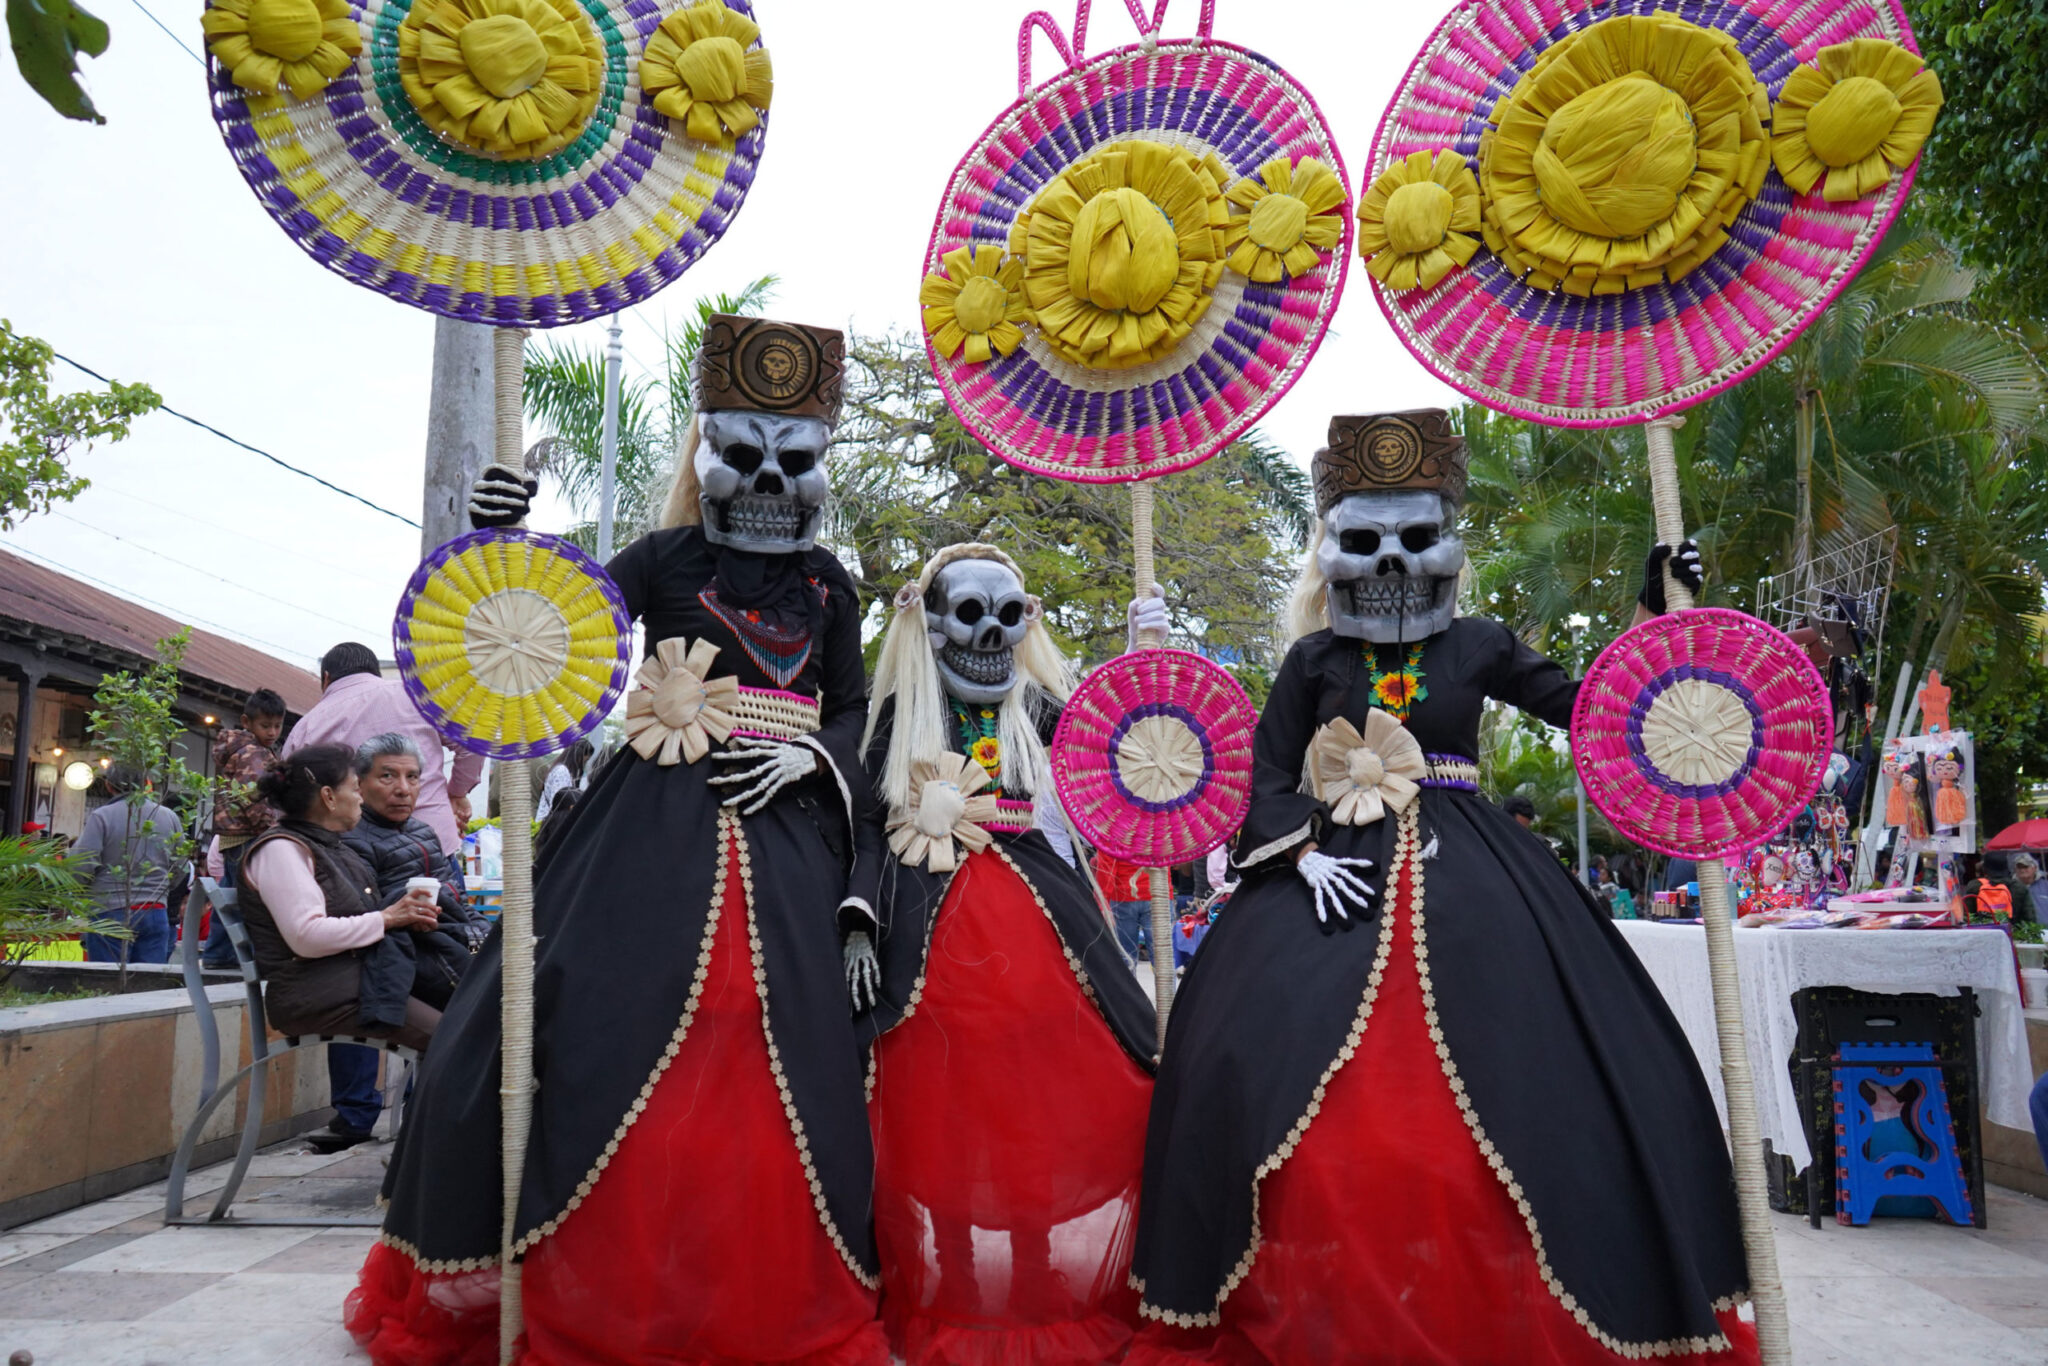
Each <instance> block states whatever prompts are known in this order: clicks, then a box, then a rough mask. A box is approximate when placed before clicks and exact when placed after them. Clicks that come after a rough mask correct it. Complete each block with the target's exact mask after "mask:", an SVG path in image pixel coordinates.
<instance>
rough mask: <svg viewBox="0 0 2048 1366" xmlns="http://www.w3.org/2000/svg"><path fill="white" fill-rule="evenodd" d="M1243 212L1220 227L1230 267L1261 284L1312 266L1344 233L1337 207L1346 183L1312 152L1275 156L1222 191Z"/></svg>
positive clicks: (1341, 200) (1342, 201)
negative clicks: (1295, 159) (1255, 173)
mask: <svg viewBox="0 0 2048 1366" xmlns="http://www.w3.org/2000/svg"><path fill="white" fill-rule="evenodd" d="M1226 198H1228V199H1229V200H1230V202H1231V203H1232V204H1234V205H1236V206H1237V207H1238V208H1240V209H1243V210H1245V212H1244V213H1242V214H1233V215H1232V216H1231V219H1230V224H1229V226H1228V227H1226V228H1225V229H1224V231H1223V244H1224V246H1226V247H1227V248H1229V250H1230V256H1229V258H1228V260H1227V262H1226V264H1227V265H1229V267H1230V268H1231V269H1232V270H1234V271H1236V272H1237V273H1238V274H1240V275H1242V276H1244V277H1245V278H1246V279H1248V280H1254V281H1257V282H1258V283H1259V284H1262V285H1270V284H1276V283H1278V282H1279V281H1280V280H1281V279H1282V278H1283V277H1285V276H1288V275H1301V274H1305V273H1306V272H1308V271H1311V270H1314V269H1315V268H1316V263H1317V262H1318V261H1320V260H1322V259H1323V253H1324V252H1326V251H1328V250H1329V249H1330V248H1331V247H1334V246H1336V245H1337V243H1338V241H1339V239H1341V238H1342V237H1343V236H1344V224H1343V222H1342V221H1341V220H1340V219H1339V218H1338V216H1337V211H1338V210H1339V209H1342V208H1343V207H1344V183H1343V182H1342V181H1340V180H1338V179H1337V175H1336V172H1334V171H1332V170H1331V169H1330V168H1329V167H1327V166H1325V165H1324V164H1323V163H1322V162H1320V161H1318V160H1316V159H1315V158H1314V157H1303V158H1302V159H1301V160H1300V161H1298V162H1293V163H1289V161H1288V160H1287V158H1286V157H1275V158H1273V159H1272V160H1271V161H1269V162H1267V163H1266V164H1265V165H1263V166H1261V167H1259V174H1258V177H1257V179H1253V178H1252V177H1250V176H1247V177H1245V178H1244V179H1243V180H1240V181H1238V182H1237V184H1235V185H1233V186H1232V187H1231V189H1230V193H1229V194H1228V195H1227V196H1226Z"/></svg>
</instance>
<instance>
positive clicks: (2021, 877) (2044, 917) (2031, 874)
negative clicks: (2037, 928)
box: [2012, 854, 2048, 925]
mask: <svg viewBox="0 0 2048 1366" xmlns="http://www.w3.org/2000/svg"><path fill="white" fill-rule="evenodd" d="M2012 876H2013V881H2015V882H2017V883H2018V884H2019V887H2020V890H2021V891H2022V892H2024V893H2026V898H2027V904H2026V905H2025V906H2022V905H2020V904H2019V903H2018V901H2017V899H2015V901H2014V903H2013V918H2014V919H2015V920H2018V919H2022V918H2023V913H2024V912H2025V911H2027V910H2029V909H2031V910H2032V911H2033V913H2034V919H2035V920H2036V921H2037V922H2038V923H2040V924H2043V925H2048V879H2043V878H2042V876H2041V865H2040V863H2039V862H2038V861H2037V860H2036V859H2035V858H2034V856H2033V855H2032V854H2021V855H2020V856H2019V857H2017V858H2015V859H2014V860H2013V861H2012Z"/></svg>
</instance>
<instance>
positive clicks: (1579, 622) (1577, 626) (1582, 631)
mask: <svg viewBox="0 0 2048 1366" xmlns="http://www.w3.org/2000/svg"><path fill="white" fill-rule="evenodd" d="M1564 624H1565V625H1567V626H1569V627H1571V628H1572V665H1573V667H1574V668H1576V669H1578V670H1579V671H1580V672H1581V673H1583V672H1585V658H1584V655H1585V651H1584V649H1583V648H1581V646H1582V642H1583V641H1584V640H1585V636H1586V628H1587V627H1588V626H1591V625H1592V624H1593V619H1592V618H1591V617H1589V616H1586V615H1584V614H1583V613H1580V612H1574V613H1572V614H1571V615H1570V616H1568V617H1566V618H1565V619H1564ZM1572 786H1573V788H1574V789H1575V790H1576V792H1577V793H1578V803H1577V805H1578V813H1579V881H1580V882H1581V883H1583V884H1584V885H1585V886H1586V888H1587V889H1588V890H1591V889H1592V886H1593V882H1592V879H1591V878H1590V877H1588V876H1587V874H1589V873H1590V872H1591V871H1592V861H1591V859H1589V858H1588V857H1587V854H1586V780H1585V779H1584V778H1581V777H1580V776H1579V766H1578V765H1577V764H1576V763H1574V764H1573V765H1572Z"/></svg>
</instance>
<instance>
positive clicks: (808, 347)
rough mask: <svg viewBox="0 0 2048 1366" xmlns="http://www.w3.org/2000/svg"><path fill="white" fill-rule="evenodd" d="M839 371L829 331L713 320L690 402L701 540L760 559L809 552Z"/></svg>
mask: <svg viewBox="0 0 2048 1366" xmlns="http://www.w3.org/2000/svg"><path fill="white" fill-rule="evenodd" d="M844 363H845V338H844V337H843V336H842V335H841V334H840V333H838V332H836V331H833V330H831V329H829V328H820V327H806V326H803V325H800V324H796V323H785V322H776V321H774V320H772V319H767V318H739V317H731V316H728V315H725V314H717V315H714V316H713V317H712V319H711V321H710V323H709V325H707V326H706V328H705V329H704V341H703V345H702V347H701V348H700V349H699V350H698V353H697V369H696V375H695V382H694V384H693V386H692V395H691V397H692V399H693V400H694V402H695V405H696V411H697V426H698V444H697V452H696V457H695V460H696V476H697V488H698V494H697V497H698V504H699V512H700V513H701V515H702V518H703V526H704V538H705V539H706V540H708V541H710V542H712V543H713V544H715V545H723V546H730V547H731V548H733V549H735V550H748V551H753V552H755V553H757V554H764V555H785V554H790V553H793V552H796V551H803V550H809V549H810V548H811V546H812V545H813V544H815V543H816V541H817V538H818V528H819V524H820V522H822V520H823V519H824V512H825V496H826V494H827V493H829V492H830V491H831V485H830V483H829V482H828V481H827V480H826V477H825V448H826V446H827V445H828V444H829V443H830V442H831V440H832V429H833V426H834V425H835V424H836V423H837V422H838V420H839V397H840V381H841V377H842V374H843V371H844Z"/></svg>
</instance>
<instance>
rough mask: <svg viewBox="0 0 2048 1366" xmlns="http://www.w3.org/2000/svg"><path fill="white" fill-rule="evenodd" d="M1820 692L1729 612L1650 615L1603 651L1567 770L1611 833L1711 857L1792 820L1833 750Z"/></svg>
mask: <svg viewBox="0 0 2048 1366" xmlns="http://www.w3.org/2000/svg"><path fill="white" fill-rule="evenodd" d="M1834 742H1835V721H1834V712H1833V709H1832V708H1831V707H1830V706H1829V703H1828V691H1827V685H1826V684H1825V683H1823V682H1822V681H1821V677H1820V675H1819V673H1817V672H1816V671H1815V670H1814V667H1813V664H1812V663H1811V662H1810V661H1809V660H1808V659H1807V657H1806V652H1805V651H1804V650H1802V649H1800V648H1799V646H1798V645H1796V644H1794V643H1793V641H1792V639H1791V638H1790V637H1789V636H1787V635H1785V634H1784V633H1783V632H1781V631H1778V630H1776V629H1774V628H1773V627H1770V626H1767V625H1765V624H1764V623H1763V622H1761V621H1758V620H1757V619H1756V618H1755V617H1752V616H1748V615H1745V614H1744V613H1741V612H1731V611H1728V610H1726V609H1725V608H1719V607H1706V608H1696V609H1694V610H1691V611H1686V612H1672V613H1668V614H1666V615H1664V616H1660V617H1655V618H1652V619H1651V620H1649V621H1646V622H1644V623H1643V624H1642V625H1640V626H1637V627H1635V628H1633V629H1632V630H1630V631H1627V632H1625V633H1624V634H1623V635H1622V636H1621V637H1620V638H1619V639H1617V640H1616V641H1615V642H1614V643H1613V644H1612V645H1609V646H1608V647H1607V648H1606V649H1605V650H1602V651H1601V652H1600V657H1599V658H1598V659H1596V660H1595V661H1593V667H1592V668H1591V669H1590V670H1589V671H1587V674H1586V677H1585V679H1584V681H1583V682H1581V683H1580V685H1579V699H1578V703H1577V705H1576V706H1575V707H1574V708H1573V710H1572V761H1573V763H1574V764H1576V765H1577V767H1578V770H1579V776H1580V777H1581V778H1582V779H1583V780H1584V781H1585V784H1586V795H1587V796H1589V797H1591V798H1592V800H1593V805H1595V806H1597V807H1599V808H1600V810H1601V812H1602V813H1604V814H1605V815H1606V817H1607V819H1608V820H1610V821H1612V822H1613V823H1614V825H1615V828H1616V829H1618V830H1620V831H1621V832H1622V834H1624V835H1626V836H1627V837H1628V838H1629V839H1632V840H1634V841H1636V842H1637V843H1638V844H1642V845H1645V846H1647V847H1649V848H1651V849H1656V850H1659V851H1661V852H1663V853H1667V854H1675V855H1677V856H1679V857H1681V858H1720V857H1722V856H1724V855H1727V854H1732V853H1736V852H1739V851H1741V850H1743V849H1748V848H1751V847H1754V846H1755V845H1756V844H1758V843H1760V842H1761V841H1763V840H1765V839H1768V838H1769V837H1771V836H1773V835H1775V834H1777V833H1778V832H1779V831H1781V830H1783V829H1785V828H1786V827H1787V826H1788V825H1790V824H1791V823H1792V820H1793V818H1794V817H1795V816H1797V815H1798V814H1799V811H1800V809H1801V808H1802V807H1804V806H1805V805H1806V803H1807V802H1809V801H1811V800H1812V799H1813V794H1814V793H1815V792H1817V791H1819V790H1820V780H1821V775H1822V774H1823V773H1824V772H1825V771H1826V769H1827V762H1828V755H1829V752H1830V751H1831V750H1832V749H1833V748H1834Z"/></svg>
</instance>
